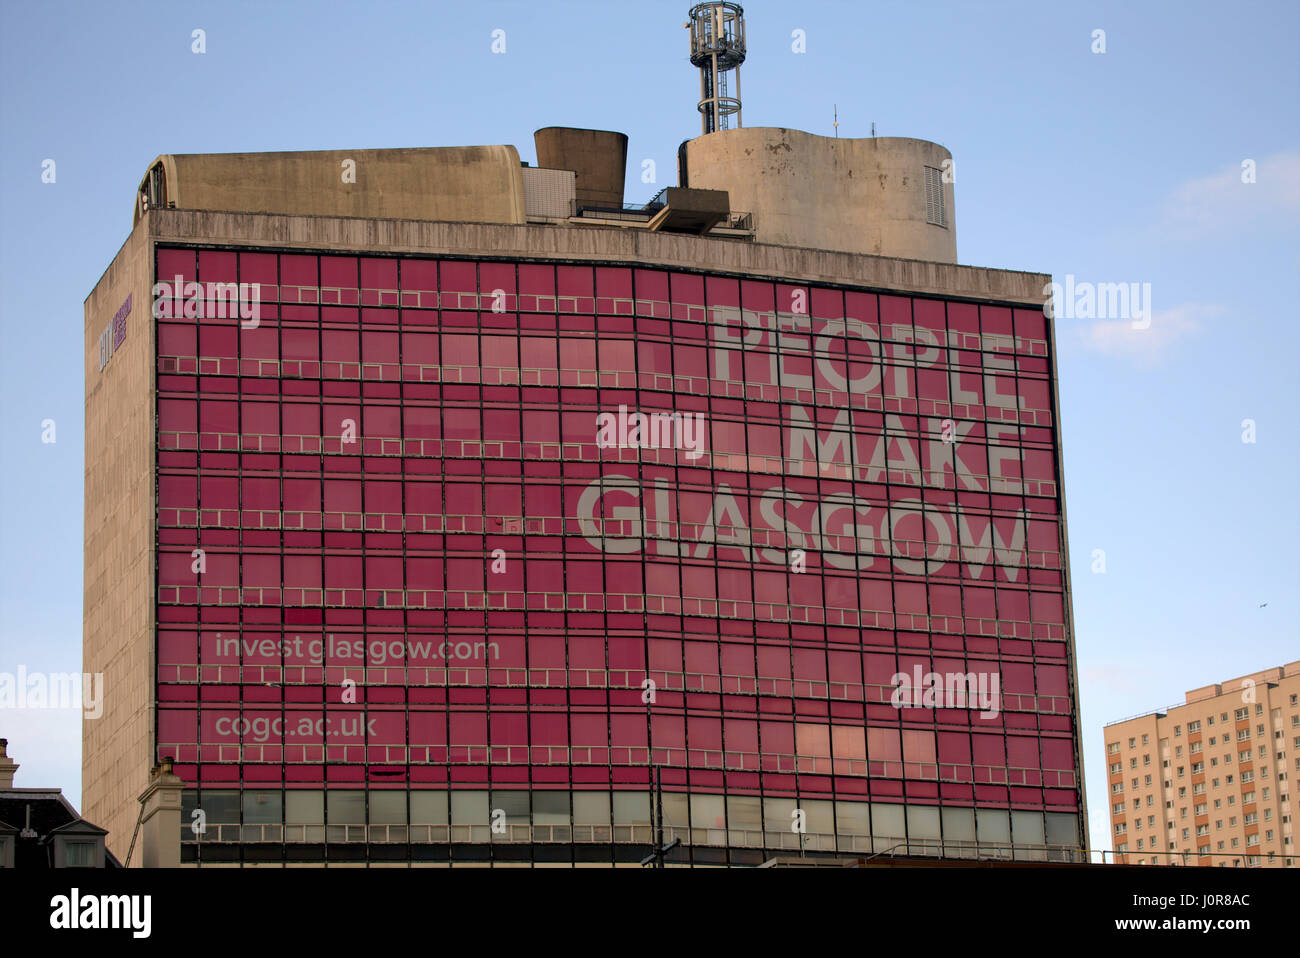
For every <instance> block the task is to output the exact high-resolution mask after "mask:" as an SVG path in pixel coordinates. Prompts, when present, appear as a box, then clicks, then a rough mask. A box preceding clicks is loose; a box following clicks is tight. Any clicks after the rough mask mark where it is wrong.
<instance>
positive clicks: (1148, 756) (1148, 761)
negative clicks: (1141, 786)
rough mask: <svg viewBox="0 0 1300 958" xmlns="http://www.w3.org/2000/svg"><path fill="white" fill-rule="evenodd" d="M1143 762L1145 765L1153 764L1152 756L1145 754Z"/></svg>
mask: <svg viewBox="0 0 1300 958" xmlns="http://www.w3.org/2000/svg"><path fill="white" fill-rule="evenodd" d="M1142 764H1143V766H1147V765H1150V764H1151V756H1150V755H1143V756H1142Z"/></svg>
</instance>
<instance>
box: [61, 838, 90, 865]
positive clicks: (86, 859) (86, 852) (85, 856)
mask: <svg viewBox="0 0 1300 958" xmlns="http://www.w3.org/2000/svg"><path fill="white" fill-rule="evenodd" d="M63 864H64V865H65V866H66V867H68V868H90V867H91V866H93V865H94V864H95V843H94V842H67V843H66V844H64V846H63Z"/></svg>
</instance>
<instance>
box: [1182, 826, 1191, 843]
mask: <svg viewBox="0 0 1300 958" xmlns="http://www.w3.org/2000/svg"><path fill="white" fill-rule="evenodd" d="M1189 837H1191V832H1189V831H1188V830H1187V829H1185V828H1184V829H1183V841H1187V839H1188V838H1189Z"/></svg>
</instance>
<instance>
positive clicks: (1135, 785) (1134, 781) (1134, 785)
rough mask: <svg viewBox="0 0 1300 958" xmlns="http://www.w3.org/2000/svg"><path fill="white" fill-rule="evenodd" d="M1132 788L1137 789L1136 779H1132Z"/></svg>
mask: <svg viewBox="0 0 1300 958" xmlns="http://www.w3.org/2000/svg"><path fill="white" fill-rule="evenodd" d="M1133 787H1134V788H1137V787H1138V780H1137V779H1136V778H1135V779H1133Z"/></svg>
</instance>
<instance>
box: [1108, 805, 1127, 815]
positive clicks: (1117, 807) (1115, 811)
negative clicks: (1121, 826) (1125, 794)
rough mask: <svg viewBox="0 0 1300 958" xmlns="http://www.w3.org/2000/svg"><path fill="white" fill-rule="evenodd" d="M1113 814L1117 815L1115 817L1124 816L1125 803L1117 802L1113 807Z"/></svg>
mask: <svg viewBox="0 0 1300 958" xmlns="http://www.w3.org/2000/svg"><path fill="white" fill-rule="evenodd" d="M1111 812H1112V813H1113V814H1115V815H1121V814H1123V812H1124V803H1123V802H1116V803H1115V804H1114V805H1113V806H1112V807H1111Z"/></svg>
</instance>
